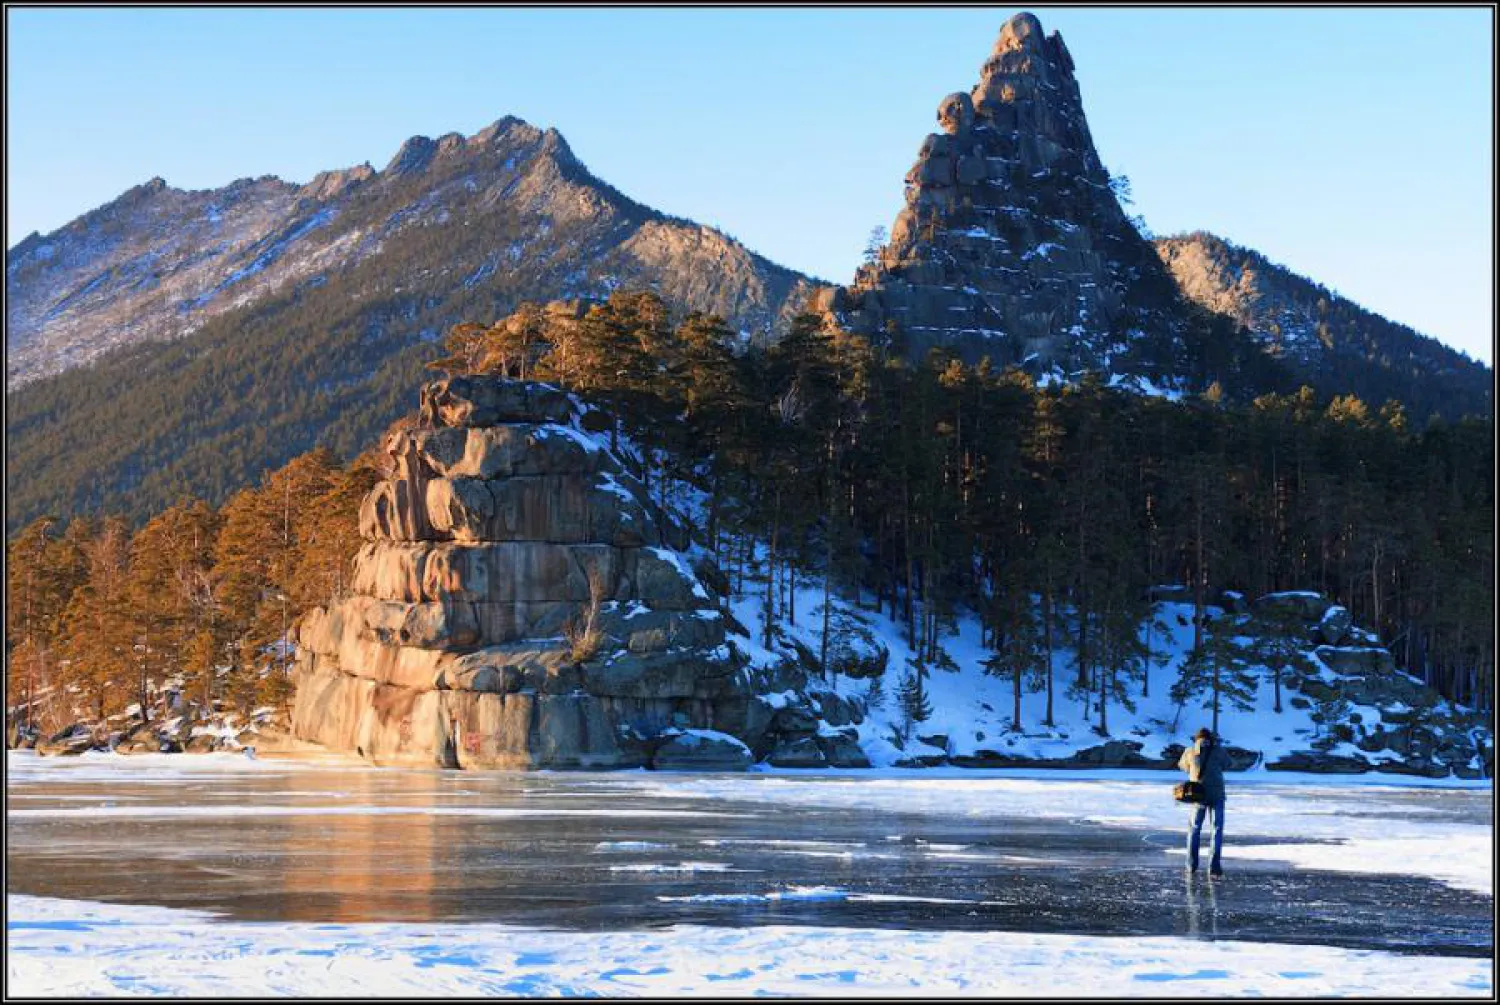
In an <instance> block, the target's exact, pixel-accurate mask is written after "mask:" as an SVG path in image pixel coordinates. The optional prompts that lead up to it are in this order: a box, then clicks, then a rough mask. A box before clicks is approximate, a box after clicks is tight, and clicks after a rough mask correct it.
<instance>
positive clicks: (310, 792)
mask: <svg viewBox="0 0 1500 1005" xmlns="http://www.w3.org/2000/svg"><path fill="white" fill-rule="evenodd" d="M1172 780H1173V779H1172V778H1171V776H1169V775H1167V774H1155V773H1139V774H1129V773H1118V772H1115V773H1108V774H1104V775H1101V776H1092V775H1089V774H1074V773H1067V774H1065V773H1060V772H1033V773H1029V774H1018V773H1013V772H1008V773H991V772H973V771H931V772H883V773H871V772H864V773H860V772H850V773H843V774H834V773H822V772H817V773H806V774H797V773H792V772H779V773H764V774H761V773H752V774H749V775H743V776H722V775H715V776H706V775H664V774H651V773H645V772H630V773H616V774H563V773H541V774H480V773H467V774H466V773H461V772H440V771H413V770H395V769H372V768H367V767H364V766H350V765H345V764H330V763H316V762H306V761H276V760H271V759H262V760H260V761H255V762H252V761H248V760H245V759H243V758H236V757H229V756H217V755H216V756H211V757H196V758H194V757H186V756H180V755H179V756H177V757H151V758H133V759H132V758H123V757H116V756H112V755H101V756H87V757H84V758H78V759H68V760H44V759H39V758H35V757H34V756H31V755H25V754H22V755H15V754H12V755H10V756H9V757H8V758H7V792H8V796H9V813H8V819H7V837H8V841H7V866H8V869H7V875H8V879H7V884H8V887H7V894H8V895H9V900H10V904H11V908H12V911H11V914H12V918H13V920H12V925H11V930H10V932H9V933H8V938H9V940H10V942H11V948H12V950H15V949H16V948H17V946H18V945H20V942H18V940H22V941H25V943H26V945H28V946H30V945H33V942H34V940H37V939H40V940H41V941H40V942H35V948H37V950H38V951H41V950H42V949H44V948H45V944H46V941H47V939H48V938H52V939H56V938H57V937H58V935H59V932H62V931H66V925H67V924H68V923H69V922H67V921H66V920H65V921H63V922H59V921H58V919H59V918H64V919H66V918H69V917H72V916H73V914H77V913H78V912H77V911H75V912H73V913H72V914H70V913H69V910H68V909H66V908H60V907H59V906H58V905H59V904H60V903H61V902H80V901H87V902H103V905H148V906H152V907H156V908H170V909H178V910H181V911H192V912H207V914H204V915H194V916H193V917H198V918H200V919H202V918H208V917H209V916H212V920H211V921H200V923H201V924H205V925H207V926H208V928H209V929H213V928H214V926H219V927H220V928H221V929H222V928H223V926H225V925H230V924H240V923H248V924H249V925H250V930H252V931H264V930H266V929H265V928H263V927H260V926H257V924H256V923H263V922H279V923H288V922H292V923H306V924H307V925H308V926H309V930H311V929H312V928H316V927H317V926H325V929H324V930H325V931H326V930H329V929H327V928H326V926H347V927H344V928H342V930H344V931H356V930H370V931H373V930H374V928H375V927H378V926H391V925H396V926H406V927H405V928H402V929H401V931H409V930H414V929H412V928H411V926H417V927H418V928H422V929H424V930H425V928H426V926H433V925H436V926H439V927H440V928H441V929H442V930H444V931H448V932H451V933H454V937H456V938H465V937H466V936H465V933H469V934H472V935H477V934H479V933H480V931H481V930H488V928H489V926H504V928H505V929H506V930H521V929H524V930H526V931H528V932H533V933H535V932H538V931H540V930H548V931H562V932H572V933H590V934H592V935H593V936H594V937H595V941H594V944H603V943H602V942H600V940H601V939H607V938H610V937H618V938H629V937H634V936H633V935H632V934H631V933H636V934H638V933H641V932H643V931H645V932H655V933H657V934H658V935H661V933H662V932H663V931H664V930H666V929H669V928H670V929H673V930H674V931H679V930H680V931H687V930H692V931H713V932H717V933H718V935H716V936H715V937H716V938H723V937H729V936H726V934H725V930H728V929H733V930H739V935H737V936H734V937H735V938H739V939H753V938H758V937H760V935H757V933H756V931H752V930H760V933H761V935H763V934H764V932H768V931H773V930H774V931H780V930H782V929H796V930H799V931H808V930H825V931H831V930H839V931H845V930H848V931H865V932H867V933H870V935H871V937H872V938H877V939H878V938H879V937H882V936H879V935H878V934H877V933H878V932H884V933H888V935H886V936H884V937H899V933H903V932H906V933H910V932H922V933H938V934H939V935H941V933H953V934H954V936H955V937H958V936H960V935H963V936H964V937H967V936H970V935H976V934H979V933H984V934H985V937H991V936H994V935H995V933H1015V935H1016V936H1017V937H1020V936H1021V934H1022V933H1025V935H1026V936H1028V937H1030V936H1058V937H1071V938H1075V939H1083V940H1099V941H1101V942H1102V944H1104V945H1106V946H1107V945H1119V946H1120V947H1121V949H1122V951H1124V952H1126V954H1127V955H1128V953H1129V951H1130V949H1131V947H1136V946H1138V945H1139V944H1141V943H1140V940H1141V939H1143V938H1144V939H1147V940H1154V939H1171V940H1182V941H1183V944H1184V945H1185V944H1186V943H1188V942H1192V943H1205V942H1213V943H1228V942H1235V943H1255V944H1258V945H1259V946H1261V947H1265V946H1275V945H1281V946H1286V947H1288V949H1290V947H1292V946H1315V947H1330V948H1331V949H1334V950H1340V951H1349V950H1354V951H1369V950H1378V951H1382V954H1381V955H1382V956H1384V955H1386V954H1390V955H1392V956H1393V957H1395V956H1396V954H1404V955H1410V954H1419V955H1420V957H1421V958H1422V959H1424V960H1433V961H1434V962H1435V963H1436V962H1440V961H1436V960H1434V958H1448V959H1449V960H1451V961H1452V963H1451V964H1449V965H1447V966H1446V967H1445V968H1444V973H1447V972H1448V971H1449V970H1451V969H1453V968H1454V967H1457V968H1458V970H1459V972H1461V973H1462V974H1463V975H1464V976H1463V977H1462V979H1461V980H1460V981H1459V983H1458V984H1457V985H1455V986H1453V987H1449V986H1447V985H1444V988H1445V993H1456V994H1461V993H1472V994H1479V993H1481V991H1483V992H1484V993H1487V991H1488V987H1489V979H1488V977H1487V976H1485V977H1484V978H1483V979H1482V980H1481V981H1480V983H1481V984H1483V988H1481V987H1479V986H1478V985H1476V984H1475V983H1474V980H1475V978H1474V976H1473V975H1474V974H1485V975H1487V974H1488V972H1489V968H1490V962H1489V958H1490V957H1492V955H1493V944H1494V933H1493V927H1492V904H1493V900H1492V897H1493V878H1492V871H1491V866H1490V858H1491V852H1492V835H1493V830H1492V822H1491V815H1490V814H1491V790H1490V789H1489V788H1488V787H1463V788H1455V787H1439V786H1418V785H1404V786H1403V785H1391V784H1372V783H1370V782H1369V781H1368V780H1364V779H1355V780H1343V781H1339V782H1329V781H1328V780H1323V779H1316V780H1314V779H1307V780H1302V781H1301V782H1299V783H1297V784H1288V783H1287V780H1286V776H1277V775H1265V774H1259V775H1252V776H1247V777H1244V778H1232V779H1231V782H1230V797H1229V806H1228V812H1227V814H1226V816H1227V821H1228V828H1227V839H1226V847H1225V868H1226V871H1227V873H1228V875H1227V876H1226V877H1225V878H1224V880H1222V881H1220V882H1216V883H1211V882H1210V881H1208V880H1207V879H1206V878H1198V879H1196V880H1189V879H1188V878H1187V877H1185V876H1184V870H1183V864H1184V857H1183V855H1182V852H1181V847H1182V834H1183V828H1184V827H1185V820H1186V813H1185V811H1183V810H1181V809H1180V808H1179V807H1177V806H1176V805H1174V804H1173V803H1172V800H1171V796H1170V785H1171V781H1172ZM18 907H19V908H21V910H20V911H19V914H20V916H21V917H22V920H21V921H20V922H17V921H15V920H14V919H15V918H16V917H17V915H18V911H17V908H18ZM91 909H99V910H105V911H106V912H107V911H108V908H107V907H101V906H100V905H97V904H96V905H94V908H91ZM80 910H82V909H80ZM182 917H189V916H188V915H182ZM28 918H29V919H30V920H29V921H28V920H26V919H28ZM18 924H19V926H20V927H19V928H18V927H17V925H18ZM59 924H61V925H62V926H63V927H62V928H59V927H58V925H59ZM28 926H29V927H28ZM49 926H50V927H49ZM455 926H456V927H455ZM127 927H128V926H127ZM224 930H227V929H224ZM386 931H387V934H389V929H386ZM1099 937H1105V938H1104V939H1102V940H1100V939H1099ZM1121 937H1128V938H1126V939H1122V938H1121ZM26 940H33V941H26ZM1111 940H1118V941H1111ZM658 941H659V939H658ZM1173 944H1174V945H1175V944H1177V943H1173ZM1198 948H1199V950H1201V949H1202V948H1203V947H1202V946H1201V945H1200V946H1199V947H1198ZM1266 951H1268V952H1271V953H1272V955H1275V953H1274V951H1273V950H1266ZM1294 955H1295V954H1292V955H1289V956H1288V959H1291V958H1293V956H1294ZM1369 955H1370V954H1368V952H1364V953H1362V954H1361V953H1356V954H1352V956H1351V958H1364V957H1365V956H1369ZM1391 962H1392V963H1393V964H1395V963H1399V960H1398V959H1394V958H1393V960H1392V961H1391ZM1408 962H1409V963H1411V964H1415V962H1416V960H1415V959H1410V960H1408ZM12 969H13V976H14V975H15V971H14V965H13V968H12ZM981 969H982V968H981ZM1197 969H1198V971H1202V972H1205V973H1218V971H1217V970H1213V969H1212V968H1209V969H1208V970H1204V968H1203V967H1202V966H1198V967H1197ZM1407 969H1408V970H1410V967H1408V968H1407ZM1287 972H1300V971H1295V970H1293V971H1287ZM1465 982H1467V983H1465ZM842 984H843V992H842V993H849V992H850V991H851V990H853V989H851V988H850V987H849V986H848V983H847V982H842ZM298 986H299V987H300V986H301V985H298ZM685 986H693V985H685ZM798 986H802V985H798ZM1080 986H1081V985H1080ZM591 987H593V986H591ZM623 987H624V990H622V989H621V988H616V989H615V991H614V992H613V993H634V992H632V991H631V990H630V988H631V987H632V985H628V984H627V985H624V986H623ZM653 987H656V985H650V984H646V985H641V987H640V988H637V989H636V990H641V989H647V988H653ZM672 987H673V988H675V989H677V990H681V988H680V987H678V986H677V985H673V986H672ZM865 987H866V985H864V984H862V983H859V982H856V983H855V985H854V989H861V990H862V989H864V988H865ZM1210 987H1212V985H1210ZM1337 987H1342V988H1343V989H1344V990H1348V988H1347V987H1345V986H1337ZM1324 988H1325V985H1324V984H1318V985H1317V986H1316V987H1315V988H1311V989H1309V990H1317V991H1322V990H1324ZM575 989H576V988H575ZM593 989H594V990H596V991H597V990H600V988H598V987H593ZM753 989H754V990H764V987H762V986H761V985H755V986H754V988H753ZM13 990H14V988H13ZM200 990H201V988H200ZM325 990H326V989H325ZM488 990H491V991H497V990H498V991H499V992H501V993H503V992H504V990H505V988H504V987H500V988H498V989H497V988H496V987H488ZM739 990H741V989H737V986H735V987H730V986H726V987H724V988H722V989H721V991H720V993H726V994H732V993H739ZM886 990H889V988H888V987H887V988H886ZM949 990H950V991H951V990H953V989H952V988H950V989H949ZM1106 990H1108V988H1106ZM1180 990H1181V991H1182V992H1183V993H1186V992H1187V991H1188V987H1187V986H1184V987H1183V988H1181V989H1180ZM1228 990H1230V989H1226V993H1228ZM1238 990H1245V988H1243V987H1240V988H1238ZM1252 990H1253V989H1252ZM603 993H612V992H610V991H608V990H607V989H605V990H604V992H603ZM664 993H665V992H664ZM906 993H912V992H911V991H907V992H906ZM969 993H979V994H984V993H993V991H986V990H985V989H984V988H983V987H980V988H974V989H972V990H970V991H969ZM1124 993H1129V992H1128V991H1127V992H1124ZM1136 993H1152V994H1155V993H1161V989H1160V988H1153V989H1145V988H1142V989H1141V990H1140V991H1138V992H1136ZM1290 993H1296V992H1295V991H1293V992H1290Z"/></svg>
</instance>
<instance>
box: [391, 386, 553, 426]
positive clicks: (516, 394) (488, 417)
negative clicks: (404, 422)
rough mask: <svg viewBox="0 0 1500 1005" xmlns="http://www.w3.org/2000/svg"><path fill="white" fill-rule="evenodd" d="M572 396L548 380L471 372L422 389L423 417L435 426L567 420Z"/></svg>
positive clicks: (491, 424)
mask: <svg viewBox="0 0 1500 1005" xmlns="http://www.w3.org/2000/svg"><path fill="white" fill-rule="evenodd" d="M572 417H573V405H572V402H570V401H569V400H568V396H567V395H566V394H565V393H564V392H562V391H560V390H558V389H557V388H555V387H552V386H550V385H547V384H537V383H533V382H529V381H519V380H507V379H505V378H504V377H494V376H487V375H479V374H467V375H463V376H457V377H448V378H445V379H443V380H435V381H433V382H432V383H430V384H428V385H427V386H426V387H425V388H423V389H422V404H421V418H422V420H423V421H424V422H425V423H427V424H428V425H432V426H458V427H475V426H494V425H497V424H499V423H502V422H555V423H567V422H568V421H569V420H570V419H571V418H572Z"/></svg>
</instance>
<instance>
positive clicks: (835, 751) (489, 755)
mask: <svg viewBox="0 0 1500 1005" xmlns="http://www.w3.org/2000/svg"><path fill="white" fill-rule="evenodd" d="M582 419H583V410H582V406H581V405H580V404H579V403H578V402H577V401H576V400H575V399H573V398H571V397H570V396H569V395H566V394H564V393H563V392H561V391H559V390H556V389H554V388H552V387H550V386H548V385H545V384H536V383H529V382H522V381H509V380H504V379H501V378H492V377H454V378H449V379H446V380H440V381H436V382H433V383H431V384H429V385H428V386H427V387H426V388H425V389H424V391H423V393H422V407H421V413H420V416H419V418H418V419H417V420H416V421H415V422H414V423H409V424H406V425H403V426H400V427H398V428H397V429H396V430H394V431H393V432H392V433H390V434H389V436H388V437H387V439H386V441H385V444H384V449H385V452H386V454H387V455H388V456H389V458H390V461H391V464H390V472H391V473H390V477H389V478H387V479H386V480H384V481H382V482H381V483H379V484H378V485H377V486H376V487H375V489H374V490H373V491H371V493H370V495H369V496H368V497H367V498H366V499H365V502H364V505H363V507H362V509H361V513H360V533H361V536H362V537H363V538H364V539H365V540H366V542H367V543H366V544H365V545H364V547H363V548H362V549H361V550H360V552H359V554H358V555H357V556H356V557H355V560H354V573H353V595H352V596H350V597H348V598H347V599H345V600H343V601H342V602H340V603H337V604H335V605H333V606H331V607H328V608H315V609H314V610H312V611H311V612H309V614H307V615H306V616H305V617H304V619H303V621H302V622H301V624H300V626H299V628H298V632H297V661H298V662H297V671H296V687H297V693H296V700H295V706H294V711H293V717H292V729H293V732H294V734H295V736H296V737H297V738H298V739H301V740H306V741H311V742H315V743H318V744H320V745H322V746H324V747H326V748H329V749H333V750H340V751H349V752H353V753H356V754H358V755H360V756H362V757H364V758H366V759H368V760H370V761H373V762H374V763H377V764H412V765H436V766H443V767H464V768H630V767H643V766H651V767H657V768H713V769H742V768H745V767H747V766H749V764H751V763H752V761H753V760H755V759H756V758H757V757H765V756H769V757H770V758H771V760H772V762H773V763H784V764H802V765H806V766H815V765H816V766H822V765H824V764H830V763H832V764H840V765H845V766H850V765H860V764H865V763H868V762H867V761H866V760H865V757H864V755H863V753H862V752H861V751H860V749H859V746H858V744H857V742H856V740H855V733H854V731H853V729H852V728H846V729H844V730H842V731H841V730H840V729H838V728H837V727H836V726H835V725H834V724H833V723H830V722H827V721H823V720H820V717H819V714H820V713H822V714H823V715H824V717H825V719H826V717H827V716H830V715H832V716H833V717H834V718H838V717H839V714H840V713H841V714H842V717H843V721H842V722H841V723H839V725H843V726H846V727H847V726H848V723H849V721H850V718H851V716H852V715H857V709H851V708H849V707H848V706H847V705H844V704H843V703H837V702H828V703H827V707H826V708H824V707H822V705H821V704H819V705H815V704H813V699H811V698H809V696H808V695H807V694H806V693H805V690H804V688H805V684H806V680H805V675H799V674H798V672H797V671H796V670H795V668H793V667H790V666H788V667H780V668H776V669H775V670H773V671H770V674H771V676H774V677H776V680H770V679H768V678H767V676H766V674H765V673H755V672H752V671H750V670H749V669H747V667H746V663H747V661H746V659H745V657H744V656H743V655H742V654H741V653H740V652H739V651H738V650H737V648H736V647H735V646H734V645H733V643H732V641H731V640H729V639H728V638H727V637H726V627H727V625H728V620H727V618H726V617H725V614H724V613H723V611H722V610H721V609H720V608H721V604H722V598H721V597H718V596H717V595H716V594H715V593H713V592H711V590H710V589H709V588H708V587H707V586H706V585H705V584H706V582H713V581H714V580H715V579H716V578H717V576H716V575H715V574H714V572H713V570H712V568H711V566H708V565H704V564H703V563H704V559H703V558H702V556H700V558H699V561H698V562H697V563H696V565H697V568H695V563H694V562H693V560H692V557H691V556H690V554H689V553H688V551H687V549H688V548H689V547H690V541H689V540H688V536H687V532H686V530H685V529H684V528H683V527H682V526H680V525H679V524H677V523H676V522H675V521H674V520H673V519H672V518H670V517H669V516H667V515H666V514H664V513H663V512H661V511H660V510H658V509H657V508H656V507H655V506H653V504H652V502H651V500H650V499H649V498H648V496H647V493H646V491H645V489H644V488H643V487H642V485H641V484H640V482H639V481H638V480H636V479H635V478H634V477H633V476H632V475H631V474H630V473H629V472H628V471H627V470H626V467H625V465H623V464H622V463H621V461H620V460H619V458H617V457H616V456H615V455H614V454H612V453H611V452H610V451H609V450H608V449H607V448H606V447H605V445H604V444H603V443H601V442H599V441H598V440H596V439H594V438H593V437H591V436H590V435H589V434H588V433H586V432H585V431H584V429H583V428H582V427H581V425H580V422H581V420H582ZM699 570H702V575H700V571H699ZM768 690H769V691H772V692H775V693H777V694H779V695H780V696H781V697H780V698H779V700H778V701H776V702H775V703H771V702H768V701H766V700H765V699H764V698H762V697H760V695H761V694H762V693H764V692H766V691H768ZM789 694H790V695H794V696H795V697H788V695H789ZM815 708H816V709H817V711H815V710H814V709H815Z"/></svg>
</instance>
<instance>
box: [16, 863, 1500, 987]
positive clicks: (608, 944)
mask: <svg viewBox="0 0 1500 1005" xmlns="http://www.w3.org/2000/svg"><path fill="white" fill-rule="evenodd" d="M786 893H787V894H789V895H792V896H798V895H800V896H802V897H804V898H816V897H818V896H830V895H831V896H837V895H838V891H835V890H831V889H830V890H820V889H818V888H809V889H806V890H803V891H800V894H799V892H797V891H786ZM7 908H8V910H7V914H8V921H7V948H8V950H9V951H8V953H7V956H8V960H7V965H8V970H9V982H8V989H7V990H8V991H9V993H10V994H13V995H17V996H23V997H25V996H68V997H71V996H83V995H109V996H120V995H127V996H140V995H156V996H174V997H185V996H192V997H204V998H209V997H214V998H217V997H222V996H233V997H245V996H260V995H296V996H312V997H317V996H329V997H335V996H351V995H353V996H366V995H377V996H380V997H410V998H437V997H455V996H479V995H497V996H521V997H541V996H557V995H567V996H575V995H602V996H607V997H625V996H638V995H648V996H657V997H672V996H699V997H705V996H712V997H741V996H750V995H791V996H799V997H800V996H807V995H843V996H849V995H858V996H863V997H870V996H893V997H894V996H914V995H922V996H976V997H995V996H1028V995H1038V996H1040V995H1066V996H1069V997H1124V996H1150V997H1156V996H1174V997H1177V996H1180V997H1231V996H1250V995H1257V996H1260V995H1269V996H1273V997H1304V996H1310V995H1337V996H1373V997H1381V998H1396V997H1432V998H1440V999H1449V998H1477V999H1484V998H1488V997H1491V991H1492V987H1493V982H1492V978H1491V967H1492V964H1491V961H1490V960H1489V959H1484V958H1461V957H1435V956H1421V955H1407V954H1397V953H1383V952H1366V951H1351V950H1346V949H1336V948H1329V947H1322V946H1286V945H1271V944H1266V943H1256V942H1219V941H1203V940H1195V939H1182V938H1132V939H1112V938H1101V937H1096V936H1071V935H1031V934H1025V933H1012V932H951V931H920V930H919V931H912V930H871V929H846V928H811V927H802V926H787V925H767V926H764V927H757V928H717V927H706V926H700V925H676V926H673V927H671V928H667V929H663V930H653V931H616V932H559V931H537V930H533V929H525V928H517V927H514V926H506V925H492V924H471V925H407V924H305V923H303V924H284V923H278V924H253V923H245V922H226V921H222V920H214V919H212V918H211V917H210V916H208V915H206V914H204V913H201V912H192V911H183V910H175V909H169V908H148V907H131V906H121V905H115V904H100V903H91V902H86V901H69V900H57V899H51V898H39V897H28V896H16V895H9V896H8V897H7Z"/></svg>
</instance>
